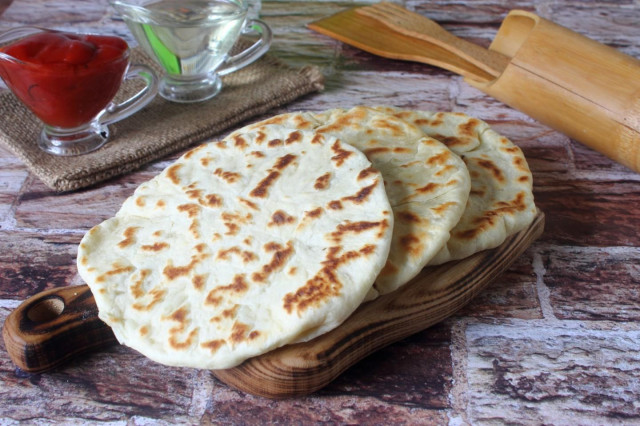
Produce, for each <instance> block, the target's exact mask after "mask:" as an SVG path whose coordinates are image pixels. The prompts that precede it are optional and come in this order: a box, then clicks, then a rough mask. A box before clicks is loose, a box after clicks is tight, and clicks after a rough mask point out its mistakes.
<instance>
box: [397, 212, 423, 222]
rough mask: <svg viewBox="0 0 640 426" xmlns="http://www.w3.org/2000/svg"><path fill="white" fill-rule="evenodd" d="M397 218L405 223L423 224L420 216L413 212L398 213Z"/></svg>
mask: <svg viewBox="0 0 640 426" xmlns="http://www.w3.org/2000/svg"><path fill="white" fill-rule="evenodd" d="M396 218H397V219H398V220H399V221H400V222H403V223H421V222H422V219H421V218H420V216H418V215H417V214H415V213H413V212H408V211H396Z"/></svg>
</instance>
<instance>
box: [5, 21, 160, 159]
mask: <svg viewBox="0 0 640 426" xmlns="http://www.w3.org/2000/svg"><path fill="white" fill-rule="evenodd" d="M0 43H5V45H4V46H3V47H2V48H0V77H1V78H2V79H3V80H4V82H5V83H6V85H7V87H9V89H11V91H12V92H13V93H14V94H15V95H16V96H17V97H18V99H20V100H21V101H22V102H23V103H24V104H25V105H26V106H27V107H28V108H29V109H30V110H31V111H32V112H33V113H34V114H35V115H36V116H37V117H38V118H39V119H40V120H41V121H42V122H43V123H44V128H43V131H42V133H41V135H40V140H39V145H40V147H41V148H42V149H43V150H45V151H46V152H49V153H52V154H57V155H78V154H83V153H86V152H90V151H93V150H95V149H98V148H100V147H101V146H102V145H104V143H105V142H106V141H107V140H108V137H109V130H108V128H107V125H108V124H110V123H113V122H115V121H118V120H121V119H123V118H125V117H127V116H129V115H131V114H133V113H134V112H136V111H138V110H139V109H141V108H143V107H144V106H145V105H147V104H148V103H149V102H150V101H151V100H152V99H153V97H154V96H155V94H156V93H157V82H156V78H155V75H154V74H153V71H151V69H149V68H148V67H146V66H143V65H130V63H129V55H130V50H129V46H128V45H127V43H126V42H125V41H124V40H123V39H121V38H119V37H114V36H105V35H96V34H72V33H66V32H60V31H53V30H44V29H41V28H33V27H21V28H16V29H13V30H9V31H7V32H5V33H3V34H0ZM6 43H8V44H6ZM128 78H141V79H143V80H145V83H146V84H145V87H144V88H143V89H142V90H140V91H139V92H138V93H137V94H136V95H134V96H133V97H132V98H130V99H128V100H127V101H125V102H123V103H121V104H118V105H115V104H113V103H112V102H111V101H112V100H113V98H114V96H115V95H116V93H117V92H118V89H119V88H120V85H121V83H122V81H123V80H124V79H128Z"/></svg>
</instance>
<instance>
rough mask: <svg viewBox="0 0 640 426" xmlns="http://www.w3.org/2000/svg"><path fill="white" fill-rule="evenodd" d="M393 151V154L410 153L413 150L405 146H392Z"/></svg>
mask: <svg viewBox="0 0 640 426" xmlns="http://www.w3.org/2000/svg"><path fill="white" fill-rule="evenodd" d="M393 152H394V153H395V154H411V153H412V152H413V150H412V149H411V148H405V147H402V146H397V147H395V148H393Z"/></svg>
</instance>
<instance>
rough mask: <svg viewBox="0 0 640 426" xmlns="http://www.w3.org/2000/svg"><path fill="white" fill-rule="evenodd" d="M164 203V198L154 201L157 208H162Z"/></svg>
mask: <svg viewBox="0 0 640 426" xmlns="http://www.w3.org/2000/svg"><path fill="white" fill-rule="evenodd" d="M166 205H167V203H165V202H164V200H158V202H157V203H156V206H157V207H159V208H163V207H164V206H166Z"/></svg>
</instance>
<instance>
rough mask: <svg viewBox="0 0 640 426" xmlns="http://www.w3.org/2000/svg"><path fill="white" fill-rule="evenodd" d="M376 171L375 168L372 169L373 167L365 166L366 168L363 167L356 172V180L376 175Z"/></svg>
mask: <svg viewBox="0 0 640 426" xmlns="http://www.w3.org/2000/svg"><path fill="white" fill-rule="evenodd" d="M377 174H378V171H377V170H376V169H374V168H373V167H367V168H366V169H363V170H361V171H360V173H358V178H357V179H358V180H363V179H366V178H368V177H369V176H371V175H377Z"/></svg>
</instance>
